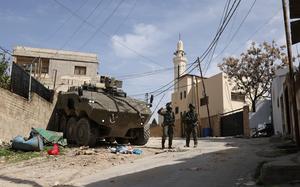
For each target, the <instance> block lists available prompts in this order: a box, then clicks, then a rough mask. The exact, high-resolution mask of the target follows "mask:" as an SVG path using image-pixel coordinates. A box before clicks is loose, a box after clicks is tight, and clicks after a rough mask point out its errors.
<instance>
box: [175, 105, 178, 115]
mask: <svg viewBox="0 0 300 187" xmlns="http://www.w3.org/2000/svg"><path fill="white" fill-rule="evenodd" d="M178 112H179V107H178V106H177V107H176V108H175V114H178Z"/></svg>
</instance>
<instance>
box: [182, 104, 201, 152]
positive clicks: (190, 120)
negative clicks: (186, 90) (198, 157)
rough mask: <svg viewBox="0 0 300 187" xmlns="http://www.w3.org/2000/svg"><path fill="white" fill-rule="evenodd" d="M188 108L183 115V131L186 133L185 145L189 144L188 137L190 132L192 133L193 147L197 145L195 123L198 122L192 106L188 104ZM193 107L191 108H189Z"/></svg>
mask: <svg viewBox="0 0 300 187" xmlns="http://www.w3.org/2000/svg"><path fill="white" fill-rule="evenodd" d="M189 107H190V110H189V111H188V112H187V113H186V115H185V124H186V128H185V133H186V147H189V146H190V137H191V134H192V135H193V138H194V147H196V146H197V144H198V142H197V123H198V115H197V113H196V112H195V111H194V106H193V105H189ZM191 108H193V109H191Z"/></svg>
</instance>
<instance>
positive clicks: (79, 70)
mask: <svg viewBox="0 0 300 187" xmlns="http://www.w3.org/2000/svg"><path fill="white" fill-rule="evenodd" d="M74 74H75V75H86V67H84V66H75V69H74Z"/></svg>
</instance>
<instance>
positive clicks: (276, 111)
mask: <svg viewBox="0 0 300 187" xmlns="http://www.w3.org/2000/svg"><path fill="white" fill-rule="evenodd" d="M287 72H288V69H287V68H286V69H280V70H278V71H277V72H276V76H275V77H274V79H273V81H272V93H271V94H272V117H273V119H272V121H273V126H274V132H275V134H284V133H285V132H284V128H283V126H284V123H283V122H284V121H285V119H284V117H285V116H284V115H283V114H284V111H282V110H284V109H285V106H284V104H283V103H284V90H283V84H284V82H285V76H286V73H287ZM281 97H282V98H283V103H282V102H281V99H280V98H281Z"/></svg>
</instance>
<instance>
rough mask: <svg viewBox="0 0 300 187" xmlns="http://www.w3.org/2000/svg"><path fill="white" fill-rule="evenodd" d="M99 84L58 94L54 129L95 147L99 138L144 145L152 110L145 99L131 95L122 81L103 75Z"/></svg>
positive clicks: (146, 139)
mask: <svg viewBox="0 0 300 187" xmlns="http://www.w3.org/2000/svg"><path fill="white" fill-rule="evenodd" d="M100 80H101V81H100V83H99V84H98V83H97V84H95V85H91V84H84V85H82V86H79V87H71V88H70V89H69V91H68V92H63V93H60V94H59V95H58V98H57V103H56V107H55V112H56V117H55V118H56V120H55V123H56V124H55V126H56V127H57V130H58V131H60V132H63V133H64V136H65V137H66V138H67V140H68V142H71V143H76V144H78V145H88V146H94V145H95V143H96V142H97V141H98V140H106V141H109V142H114V141H115V140H116V141H117V143H120V144H124V143H128V142H130V143H131V144H132V145H144V144H146V143H147V141H148V139H149V136H150V130H149V125H147V122H148V121H149V118H150V115H151V110H150V108H149V105H148V104H147V103H146V102H144V101H139V100H136V99H133V98H130V97H128V96H127V95H126V93H125V92H123V91H122V89H121V87H122V82H121V81H117V80H114V79H112V78H108V77H102V76H101V79H100Z"/></svg>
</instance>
